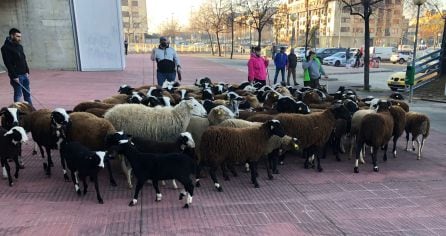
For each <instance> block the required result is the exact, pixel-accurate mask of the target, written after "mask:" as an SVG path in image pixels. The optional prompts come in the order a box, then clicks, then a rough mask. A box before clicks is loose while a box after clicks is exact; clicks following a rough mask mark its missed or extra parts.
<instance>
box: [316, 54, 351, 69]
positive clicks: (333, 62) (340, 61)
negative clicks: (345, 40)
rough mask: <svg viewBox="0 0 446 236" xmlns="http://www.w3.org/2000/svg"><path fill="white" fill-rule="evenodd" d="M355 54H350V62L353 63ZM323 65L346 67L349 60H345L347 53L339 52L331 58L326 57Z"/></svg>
mask: <svg viewBox="0 0 446 236" xmlns="http://www.w3.org/2000/svg"><path fill="white" fill-rule="evenodd" d="M353 55H354V54H353V53H350V61H349V63H351V62H352V58H353ZM322 64H324V65H330V66H345V65H346V64H347V60H346V58H345V52H337V53H335V54H333V55H331V56H329V57H326V58H324V59H323V60H322Z"/></svg>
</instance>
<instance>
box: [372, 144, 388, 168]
mask: <svg viewBox="0 0 446 236" xmlns="http://www.w3.org/2000/svg"><path fill="white" fill-rule="evenodd" d="M385 147H386V148H385V149H386V150H385V152H386V151H387V144H386V146H385ZM378 150H379V147H372V152H373V153H372V162H373V171H375V172H378V171H379V168H378V163H377V159H378V158H377V157H378ZM384 156H386V154H384ZM386 159H387V157H386Z"/></svg>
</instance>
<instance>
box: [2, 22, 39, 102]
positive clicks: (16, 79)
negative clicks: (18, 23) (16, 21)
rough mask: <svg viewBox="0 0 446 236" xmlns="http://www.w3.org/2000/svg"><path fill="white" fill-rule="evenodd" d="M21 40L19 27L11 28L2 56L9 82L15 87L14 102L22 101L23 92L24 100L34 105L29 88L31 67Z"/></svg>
mask: <svg viewBox="0 0 446 236" xmlns="http://www.w3.org/2000/svg"><path fill="white" fill-rule="evenodd" d="M21 40H22V34H21V33H20V31H19V30H18V29H16V28H12V29H11V30H9V36H8V37H7V38H6V40H5V44H4V45H3V46H2V48H1V51H2V57H3V62H4V63H5V66H6V69H7V70H8V75H9V78H10V79H11V80H10V81H9V83H10V84H11V86H12V87H13V88H14V102H18V101H20V98H21V97H22V93H23V98H24V100H25V101H27V102H28V103H29V104H30V105H32V102H31V94H30V89H29V68H28V64H27V63H26V56H25V53H24V52H23V47H22V45H20V41H21Z"/></svg>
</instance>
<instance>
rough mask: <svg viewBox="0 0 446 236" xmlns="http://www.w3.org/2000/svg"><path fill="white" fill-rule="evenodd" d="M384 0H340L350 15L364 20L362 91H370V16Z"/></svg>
mask: <svg viewBox="0 0 446 236" xmlns="http://www.w3.org/2000/svg"><path fill="white" fill-rule="evenodd" d="M383 3H384V0H341V4H344V8H347V9H349V10H350V15H356V16H360V17H361V18H362V19H363V20H364V40H365V42H364V47H365V48H364V90H366V91H369V90H370V81H369V78H370V66H369V62H370V16H371V15H372V14H373V11H374V10H375V9H376V8H378V7H380V6H382V4H383Z"/></svg>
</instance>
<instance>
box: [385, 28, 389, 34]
mask: <svg viewBox="0 0 446 236" xmlns="http://www.w3.org/2000/svg"><path fill="white" fill-rule="evenodd" d="M384 36H390V30H389V29H388V28H386V29H385V30H384Z"/></svg>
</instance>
